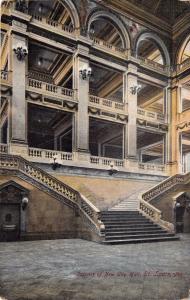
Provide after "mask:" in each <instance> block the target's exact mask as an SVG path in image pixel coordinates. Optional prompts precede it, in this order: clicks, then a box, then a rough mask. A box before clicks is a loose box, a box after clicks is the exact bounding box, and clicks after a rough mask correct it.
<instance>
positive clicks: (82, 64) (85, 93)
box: [73, 44, 89, 161]
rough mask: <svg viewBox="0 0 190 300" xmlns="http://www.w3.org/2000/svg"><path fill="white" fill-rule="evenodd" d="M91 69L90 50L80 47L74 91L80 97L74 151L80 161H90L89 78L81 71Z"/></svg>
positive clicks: (75, 126)
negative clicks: (84, 76)
mask: <svg viewBox="0 0 190 300" xmlns="http://www.w3.org/2000/svg"><path fill="white" fill-rule="evenodd" d="M88 67H89V49H88V48H87V47H85V46H83V45H80V44H79V45H78V48H77V50H76V53H75V55H74V58H73V89H74V90H75V93H77V95H78V97H77V98H78V111H77V113H76V114H75V117H74V135H73V136H74V141H73V150H74V151H75V152H76V154H77V157H78V160H80V161H89V115H88V101H89V78H86V79H83V78H82V77H81V76H80V70H81V69H87V68H88Z"/></svg>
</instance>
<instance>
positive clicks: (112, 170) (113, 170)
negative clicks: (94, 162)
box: [108, 163, 118, 176]
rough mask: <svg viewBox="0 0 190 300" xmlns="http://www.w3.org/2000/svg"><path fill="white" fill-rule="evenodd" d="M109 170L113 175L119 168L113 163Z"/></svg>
mask: <svg viewBox="0 0 190 300" xmlns="http://www.w3.org/2000/svg"><path fill="white" fill-rule="evenodd" d="M108 172H109V175H110V176H112V175H114V174H116V173H117V172H118V169H117V168H116V167H114V165H113V164H112V163H111V164H110V169H109V170H108Z"/></svg>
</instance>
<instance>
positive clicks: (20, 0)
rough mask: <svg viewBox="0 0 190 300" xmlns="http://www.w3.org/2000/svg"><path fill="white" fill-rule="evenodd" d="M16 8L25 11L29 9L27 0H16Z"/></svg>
mask: <svg viewBox="0 0 190 300" xmlns="http://www.w3.org/2000/svg"><path fill="white" fill-rule="evenodd" d="M15 8H16V10H18V11H20V12H22V13H25V12H26V10H27V9H28V7H27V4H26V1H25V0H16V5H15Z"/></svg>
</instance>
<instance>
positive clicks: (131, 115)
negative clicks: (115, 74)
mask: <svg viewBox="0 0 190 300" xmlns="http://www.w3.org/2000/svg"><path fill="white" fill-rule="evenodd" d="M133 86H137V68H136V66H134V65H132V64H129V66H128V70H127V72H126V74H124V98H125V99H124V100H125V103H126V105H127V106H128V123H127V124H126V126H125V158H127V159H128V160H136V159H137V92H135V93H132V91H131V87H133Z"/></svg>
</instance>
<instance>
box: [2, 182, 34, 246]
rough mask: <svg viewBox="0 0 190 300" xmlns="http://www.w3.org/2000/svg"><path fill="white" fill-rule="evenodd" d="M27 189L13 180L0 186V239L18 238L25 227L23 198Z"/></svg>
mask: <svg viewBox="0 0 190 300" xmlns="http://www.w3.org/2000/svg"><path fill="white" fill-rule="evenodd" d="M26 196H28V190H26V189H25V188H23V187H22V186H20V185H19V184H17V183H16V182H14V181H9V182H7V183H5V184H2V185H1V186H0V241H1V242H10V241H17V240H19V239H20V235H21V231H23V230H24V229H25V204H24V201H23V199H24V198H25V199H26Z"/></svg>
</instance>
